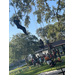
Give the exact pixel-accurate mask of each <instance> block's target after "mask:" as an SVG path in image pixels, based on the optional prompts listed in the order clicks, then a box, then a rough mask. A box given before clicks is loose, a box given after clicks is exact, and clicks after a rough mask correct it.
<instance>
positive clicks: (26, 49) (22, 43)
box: [9, 34, 39, 60]
mask: <svg viewBox="0 0 75 75" xmlns="http://www.w3.org/2000/svg"><path fill="white" fill-rule="evenodd" d="M10 47H11V48H12V53H13V55H14V57H13V58H14V59H17V60H20V59H21V58H22V56H24V57H25V59H26V60H27V56H28V55H29V54H33V53H34V52H35V51H36V50H38V48H39V47H38V39H37V37H36V36H34V35H28V36H26V35H24V34H17V35H14V36H13V38H12V40H11V43H10ZM9 51H11V49H10V50H9ZM10 54H11V52H10ZM10 58H11V57H10Z"/></svg>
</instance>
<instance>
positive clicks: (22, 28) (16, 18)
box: [13, 16, 28, 35]
mask: <svg viewBox="0 0 75 75" xmlns="http://www.w3.org/2000/svg"><path fill="white" fill-rule="evenodd" d="M13 22H14V23H15V25H16V26H17V28H19V29H21V30H22V31H23V32H24V33H25V34H26V35H28V34H27V32H26V29H25V27H23V26H21V25H20V20H19V19H18V17H17V16H15V17H14V20H13Z"/></svg>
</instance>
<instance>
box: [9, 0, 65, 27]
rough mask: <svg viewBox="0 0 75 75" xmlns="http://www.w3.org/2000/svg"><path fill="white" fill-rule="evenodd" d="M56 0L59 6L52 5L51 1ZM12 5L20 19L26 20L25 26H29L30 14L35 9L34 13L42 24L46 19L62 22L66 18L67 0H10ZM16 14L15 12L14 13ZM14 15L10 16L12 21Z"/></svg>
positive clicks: (47, 21) (47, 20) (48, 21)
mask: <svg viewBox="0 0 75 75" xmlns="http://www.w3.org/2000/svg"><path fill="white" fill-rule="evenodd" d="M53 1H54V2H56V4H58V6H57V7H54V5H53V6H52V9H51V6H50V3H51V2H53ZM9 2H10V6H12V7H14V11H15V13H16V15H18V17H19V19H20V20H22V19H23V20H24V24H25V26H27V27H28V25H29V23H30V16H29V14H30V13H31V12H32V10H33V9H34V12H33V14H34V15H36V16H37V23H39V24H41V23H43V22H44V21H45V22H46V23H50V21H57V20H58V22H59V23H60V22H61V21H64V19H65V0H58V1H56V0H10V1H9ZM13 16H15V14H13ZM13 16H12V17H11V18H10V22H11V23H12V20H13Z"/></svg>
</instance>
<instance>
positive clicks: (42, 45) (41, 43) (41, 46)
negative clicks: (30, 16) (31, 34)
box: [39, 39, 44, 48]
mask: <svg viewBox="0 0 75 75" xmlns="http://www.w3.org/2000/svg"><path fill="white" fill-rule="evenodd" d="M39 48H44V43H43V41H42V40H41V39H40V46H39Z"/></svg>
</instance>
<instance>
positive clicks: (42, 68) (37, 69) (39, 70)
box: [10, 56, 65, 75]
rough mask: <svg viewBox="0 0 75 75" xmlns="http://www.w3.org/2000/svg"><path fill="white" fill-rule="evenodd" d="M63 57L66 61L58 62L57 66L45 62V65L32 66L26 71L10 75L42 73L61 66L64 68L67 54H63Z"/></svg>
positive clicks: (35, 74)
mask: <svg viewBox="0 0 75 75" xmlns="http://www.w3.org/2000/svg"><path fill="white" fill-rule="evenodd" d="M62 59H64V62H62V63H57V64H56V66H55V67H52V68H51V67H50V66H49V65H46V64H44V65H42V66H40V67H37V66H36V67H32V69H31V70H24V71H22V72H20V73H18V74H16V73H12V74H10V75H37V74H39V73H42V72H47V71H52V70H56V68H57V69H59V68H60V66H61V67H63V68H64V67H65V56H62V57H61V60H62Z"/></svg>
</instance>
